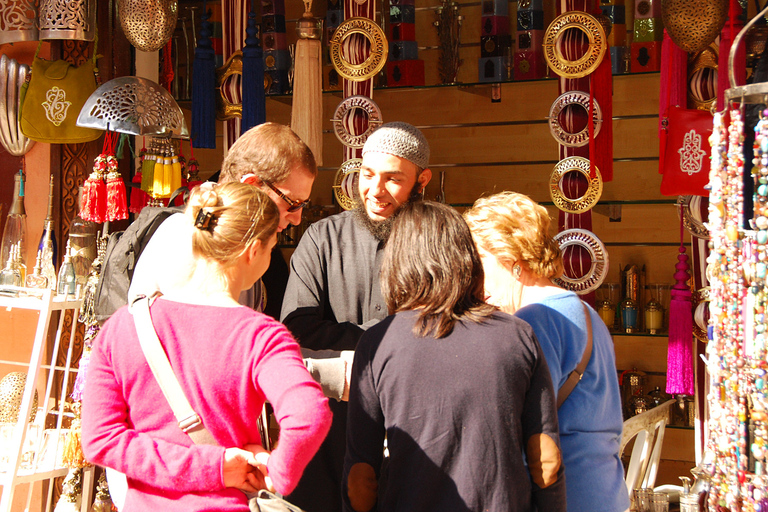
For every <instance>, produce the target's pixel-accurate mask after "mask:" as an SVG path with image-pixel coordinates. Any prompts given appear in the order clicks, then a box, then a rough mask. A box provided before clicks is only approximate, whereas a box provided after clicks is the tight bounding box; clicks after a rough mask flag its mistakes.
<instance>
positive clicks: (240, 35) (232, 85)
mask: <svg viewBox="0 0 768 512" xmlns="http://www.w3.org/2000/svg"><path fill="white" fill-rule="evenodd" d="M249 4H250V2H243V1H241V0H221V20H222V24H221V25H222V39H223V41H222V43H223V44H222V46H223V57H224V62H226V61H227V59H229V57H231V56H232V54H233V53H235V52H236V51H238V50H241V49H242V48H243V46H244V45H245V29H246V27H247V25H248V8H249ZM241 87H242V80H241V78H240V76H239V75H232V76H231V77H229V79H228V80H227V83H225V84H223V85H222V87H221V93H222V94H223V95H224V96H225V97H226V99H227V101H229V102H230V103H232V104H233V105H237V104H241V103H242V100H243V97H242V90H241ZM223 124H224V142H223V143H224V156H226V155H227V151H228V150H229V147H230V146H232V144H234V142H235V141H236V140H237V138H238V137H239V136H240V126H241V119H240V118H239V117H235V118H232V119H227V120H226V121H224V123H223Z"/></svg>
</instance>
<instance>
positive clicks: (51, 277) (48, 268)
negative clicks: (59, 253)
mask: <svg viewBox="0 0 768 512" xmlns="http://www.w3.org/2000/svg"><path fill="white" fill-rule="evenodd" d="M53 253H54V250H53V241H52V240H51V238H50V237H46V239H45V247H44V249H43V251H42V254H53ZM40 266H41V269H40V273H41V274H43V275H44V276H45V278H46V279H47V280H48V286H47V287H48V288H50V289H51V290H55V289H56V267H55V266H54V262H53V260H52V259H50V258H49V257H44V258H43V259H42V261H41V262H40Z"/></svg>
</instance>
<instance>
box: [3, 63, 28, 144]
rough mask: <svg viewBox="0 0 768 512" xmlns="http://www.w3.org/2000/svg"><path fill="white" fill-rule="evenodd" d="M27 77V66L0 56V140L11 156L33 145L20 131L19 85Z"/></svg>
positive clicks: (22, 83)
mask: <svg viewBox="0 0 768 512" xmlns="http://www.w3.org/2000/svg"><path fill="white" fill-rule="evenodd" d="M27 78H29V66H27V65H26V64H19V63H18V62H16V59H9V58H8V57H7V56H5V55H3V56H0V142H2V144H3V147H4V148H5V149H6V150H7V151H8V152H9V153H10V154H11V155H13V156H22V155H24V154H26V152H27V151H29V150H30V149H31V148H32V146H34V145H35V141H33V140H32V139H29V138H27V137H26V135H24V134H23V133H22V132H21V126H20V125H19V112H20V111H21V94H20V93H21V86H22V85H24V82H25V81H26V80H27Z"/></svg>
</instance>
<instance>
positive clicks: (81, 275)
mask: <svg viewBox="0 0 768 512" xmlns="http://www.w3.org/2000/svg"><path fill="white" fill-rule="evenodd" d="M82 195H83V187H80V190H79V191H78V195H77V204H78V205H79V204H80V199H81V198H82ZM97 238H98V226H97V225H96V223H95V222H91V221H89V220H84V219H83V218H82V217H81V216H80V209H79V208H78V210H77V216H75V218H74V219H72V223H71V224H70V225H69V242H68V243H69V246H70V248H71V250H72V255H71V258H72V264H73V265H74V267H75V275H76V276H77V283H78V284H81V285H83V286H85V283H86V281H87V280H88V273H89V272H90V271H91V263H93V260H94V259H96V240H97Z"/></svg>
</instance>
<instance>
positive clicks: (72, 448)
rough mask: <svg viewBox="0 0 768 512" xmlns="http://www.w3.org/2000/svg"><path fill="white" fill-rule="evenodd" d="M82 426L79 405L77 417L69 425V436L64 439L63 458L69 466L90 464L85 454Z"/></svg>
mask: <svg viewBox="0 0 768 512" xmlns="http://www.w3.org/2000/svg"><path fill="white" fill-rule="evenodd" d="M81 436H82V427H81V423H80V412H79V405H78V411H77V412H76V417H75V419H74V420H72V424H71V425H70V427H69V432H68V433H67V438H66V439H65V440H64V448H63V450H62V452H63V453H62V459H63V461H64V465H65V466H67V467H68V468H84V467H85V466H87V465H88V463H87V462H86V461H85V455H84V454H83V443H82V437H81Z"/></svg>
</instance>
